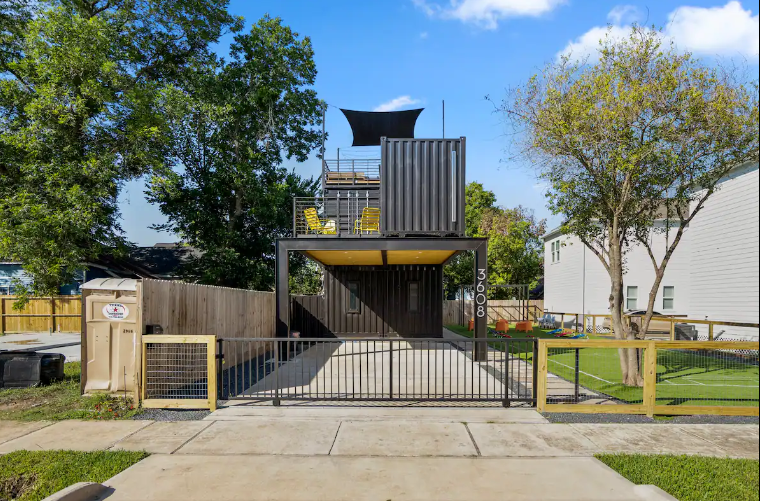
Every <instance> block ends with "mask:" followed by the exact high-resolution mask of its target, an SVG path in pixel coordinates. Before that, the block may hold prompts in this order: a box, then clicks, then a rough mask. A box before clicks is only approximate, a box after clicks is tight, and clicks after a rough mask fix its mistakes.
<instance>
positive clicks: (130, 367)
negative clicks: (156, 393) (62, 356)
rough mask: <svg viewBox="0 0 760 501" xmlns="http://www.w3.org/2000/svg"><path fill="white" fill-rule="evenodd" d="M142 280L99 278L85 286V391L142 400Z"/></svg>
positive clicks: (83, 329) (83, 296)
mask: <svg viewBox="0 0 760 501" xmlns="http://www.w3.org/2000/svg"><path fill="white" fill-rule="evenodd" d="M140 291H141V284H140V281H139V280H134V279H126V278H99V279H96V280H90V281H89V282H87V283H85V284H83V285H82V323H83V324H84V325H83V326H82V332H83V333H84V335H83V336H82V381H81V385H82V392H83V393H111V394H115V393H124V392H125V391H126V392H127V393H131V394H132V397H133V399H134V401H135V402H137V401H138V399H139V388H140V385H139V382H140V367H141V363H140V362H141V356H142V352H141V349H142V338H141V336H142V304H141V294H140Z"/></svg>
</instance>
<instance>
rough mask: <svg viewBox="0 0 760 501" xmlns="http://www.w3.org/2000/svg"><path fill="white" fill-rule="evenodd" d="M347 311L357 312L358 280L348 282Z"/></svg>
mask: <svg viewBox="0 0 760 501" xmlns="http://www.w3.org/2000/svg"><path fill="white" fill-rule="evenodd" d="M348 312H349V313H359V282H348Z"/></svg>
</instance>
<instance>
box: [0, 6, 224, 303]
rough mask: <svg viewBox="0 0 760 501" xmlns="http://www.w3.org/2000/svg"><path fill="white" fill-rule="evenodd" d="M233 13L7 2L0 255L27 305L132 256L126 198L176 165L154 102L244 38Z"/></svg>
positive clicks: (2, 36)
mask: <svg viewBox="0 0 760 501" xmlns="http://www.w3.org/2000/svg"><path fill="white" fill-rule="evenodd" d="M226 5H227V2H226V1H216V0H171V1H169V0H116V1H106V0H90V1H88V0H77V1H68V0H61V1H49V2H32V1H29V2H25V1H23V0H16V1H14V0H6V1H4V3H3V14H2V17H0V23H1V24H0V74H1V75H0V255H2V256H4V257H7V258H11V259H15V260H19V261H21V262H22V263H23V267H24V269H25V270H26V271H27V272H28V273H29V274H30V275H31V277H32V279H33V281H32V285H31V289H30V290H29V291H27V294H28V293H34V294H44V295H48V294H53V293H56V291H57V289H58V287H59V285H60V284H61V283H66V282H68V281H70V280H71V279H72V278H73V275H74V273H75V272H76V271H77V269H79V268H80V267H81V266H82V264H83V263H84V262H86V261H88V260H91V259H95V258H97V257H98V255H100V254H101V253H103V252H104V251H106V250H108V251H112V250H113V249H114V248H117V249H118V248H120V247H123V246H124V244H125V241H124V238H123V236H122V233H121V229H120V227H119V213H118V207H117V197H118V193H119V188H120V186H121V185H122V183H123V182H124V181H126V180H129V179H133V178H135V177H138V176H140V175H143V174H144V173H146V172H149V171H151V170H153V169H156V168H159V167H161V166H162V165H163V164H164V161H165V157H166V146H165V142H164V135H165V132H166V128H165V123H164V119H163V117H162V116H161V115H160V114H159V113H158V112H157V110H156V108H155V106H154V103H155V99H156V98H157V96H158V95H159V91H160V89H161V87H163V86H164V85H166V83H168V82H171V81H176V80H178V79H179V77H180V75H181V74H182V73H183V72H184V71H185V70H186V68H187V66H188V64H189V62H190V61H191V60H198V58H200V57H201V56H202V55H203V54H206V53H207V47H208V44H209V43H210V42H213V41H215V40H217V39H218V38H219V36H220V34H221V33H222V32H223V30H224V29H225V28H226V27H231V28H236V27H237V25H238V24H239V21H236V20H235V19H233V18H232V17H230V16H229V15H228V14H227V11H226ZM6 7H7V8H6ZM31 9H34V11H32V10H31Z"/></svg>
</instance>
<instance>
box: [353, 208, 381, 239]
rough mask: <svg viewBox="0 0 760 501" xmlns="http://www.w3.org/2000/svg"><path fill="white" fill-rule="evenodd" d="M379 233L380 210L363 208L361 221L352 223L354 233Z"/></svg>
mask: <svg viewBox="0 0 760 501" xmlns="http://www.w3.org/2000/svg"><path fill="white" fill-rule="evenodd" d="M365 231H366V232H367V233H372V232H373V231H374V232H376V233H380V209H377V208H375V207H365V208H364V209H362V217H361V219H357V220H356V221H355V222H354V233H363V232H365Z"/></svg>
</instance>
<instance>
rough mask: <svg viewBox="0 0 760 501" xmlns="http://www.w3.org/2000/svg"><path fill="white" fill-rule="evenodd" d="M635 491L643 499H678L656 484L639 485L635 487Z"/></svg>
mask: <svg viewBox="0 0 760 501" xmlns="http://www.w3.org/2000/svg"><path fill="white" fill-rule="evenodd" d="M633 493H634V494H636V495H637V496H638V497H640V498H641V499H642V501H678V500H677V499H676V498H674V497H673V496H671V495H670V494H668V493H667V492H665V491H664V490H662V489H660V488H659V487H657V486H656V485H637V486H635V487H634V488H633Z"/></svg>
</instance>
